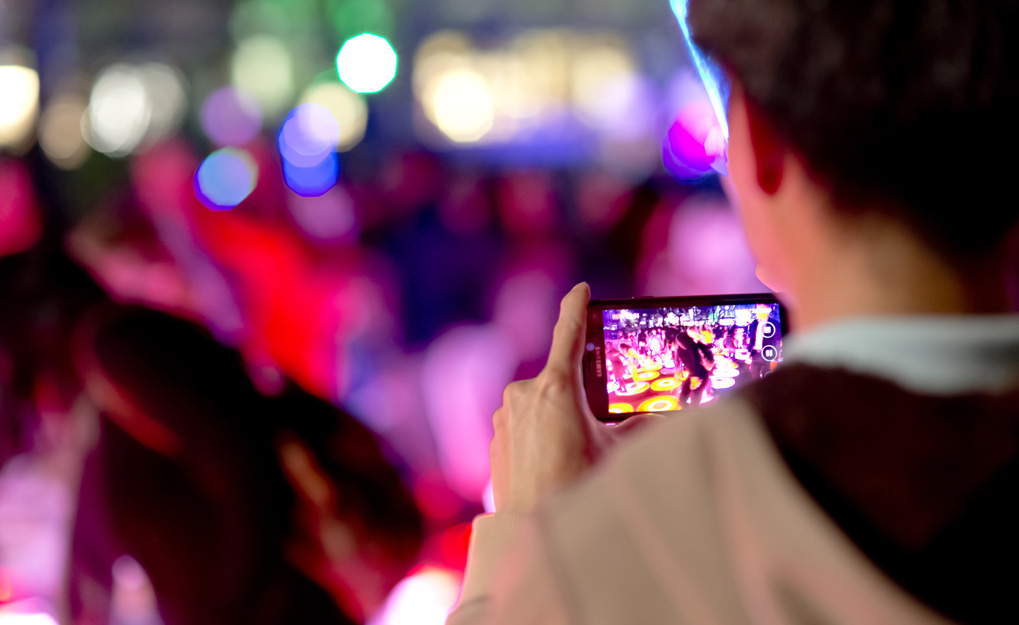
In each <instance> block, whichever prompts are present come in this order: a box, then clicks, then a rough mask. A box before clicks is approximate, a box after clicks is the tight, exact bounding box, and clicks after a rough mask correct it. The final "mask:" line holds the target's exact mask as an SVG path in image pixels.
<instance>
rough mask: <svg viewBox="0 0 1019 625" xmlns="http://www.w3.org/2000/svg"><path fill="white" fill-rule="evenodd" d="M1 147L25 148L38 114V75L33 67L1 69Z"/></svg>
mask: <svg viewBox="0 0 1019 625" xmlns="http://www.w3.org/2000/svg"><path fill="white" fill-rule="evenodd" d="M0 94H2V95H0V147H8V148H17V147H22V146H23V145H24V144H25V143H26V142H27V141H28V138H29V136H30V135H31V131H32V126H33V124H34V123H35V119H36V116H37V115H38V111H39V74H38V73H37V72H36V71H35V70H34V69H32V68H30V67H24V66H21V65H0Z"/></svg>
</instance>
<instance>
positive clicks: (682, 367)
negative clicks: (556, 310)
mask: <svg viewBox="0 0 1019 625" xmlns="http://www.w3.org/2000/svg"><path fill="white" fill-rule="evenodd" d="M788 327H789V324H788V320H787V317H786V312H785V309H784V308H783V307H782V305H781V304H780V303H779V301H778V300H777V299H776V298H775V296H774V295H772V294H770V293H758V294H747V295H716V296H693V297H661V298H659V297H652V298H634V299H627V300H593V301H591V303H590V304H589V305H588V309H587V345H586V350H585V354H584V365H583V368H584V387H585V390H586V393H587V401H588V404H589V405H590V406H591V410H592V411H593V412H594V414H595V416H596V417H597V418H598V419H599V420H600V421H604V422H606V423H613V422H617V421H622V420H623V419H626V418H627V417H628V416H630V415H632V414H637V413H642V412H658V413H668V412H674V411H680V410H686V409H689V408H691V407H693V406H698V405H702V404H706V403H708V402H711V401H715V400H716V399H718V398H720V397H724V396H725V395H727V394H729V393H732V392H733V391H734V390H735V389H737V388H739V387H740V386H742V385H744V384H746V383H748V382H750V381H752V380H755V379H759V378H762V377H764V376H766V375H768V374H769V373H771V371H772V370H773V369H774V368H775V366H777V365H778V363H780V362H781V361H782V337H783V336H784V335H785V334H787V333H788V331H789V330H788Z"/></svg>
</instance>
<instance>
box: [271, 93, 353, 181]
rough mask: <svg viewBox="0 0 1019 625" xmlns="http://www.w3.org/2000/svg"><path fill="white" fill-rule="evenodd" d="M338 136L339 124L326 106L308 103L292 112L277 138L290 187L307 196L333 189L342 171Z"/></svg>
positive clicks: (285, 177)
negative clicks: (338, 150) (338, 151)
mask: <svg viewBox="0 0 1019 625" xmlns="http://www.w3.org/2000/svg"><path fill="white" fill-rule="evenodd" d="M339 138H340V126H339V123H338V122H337V121H336V118H335V117H334V116H333V114H332V113H330V112H329V110H328V109H326V108H325V107H323V106H319V105H317V104H310V103H309V104H302V105H300V106H298V107H297V108H295V109H294V110H293V111H291V112H290V115H288V116H287V119H286V121H285V122H283V127H282V128H281V129H280V133H279V138H278V141H277V143H278V146H279V151H280V156H282V157H283V177H284V179H285V180H286V183H287V186H288V187H290V188H291V189H292V190H293V191H294V192H295V193H297V194H298V195H302V196H305V197H312V196H319V195H322V194H323V193H325V192H326V191H328V190H329V189H331V188H332V187H333V186H334V185H335V184H336V180H337V177H338V176H339V170H340V160H339V155H338V154H337V147H338V145H339Z"/></svg>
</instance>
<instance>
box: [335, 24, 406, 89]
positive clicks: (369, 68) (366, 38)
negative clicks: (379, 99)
mask: <svg viewBox="0 0 1019 625" xmlns="http://www.w3.org/2000/svg"><path fill="white" fill-rule="evenodd" d="M397 62H398V58H397V55H396V50H394V49H393V46H392V45H390V43H389V42H388V41H386V39H385V38H383V37H379V36H378V35H373V34H371V33H364V34H362V35H358V36H356V37H351V38H350V39H348V40H347V41H346V42H345V43H344V44H343V47H342V48H340V53H339V54H338V55H337V56H336V71H337V73H338V74H339V76H340V80H342V81H343V83H344V84H345V85H347V86H348V87H350V88H351V89H352V90H354V91H356V92H358V93H377V92H379V91H382V90H383V89H385V88H386V86H387V85H389V83H391V82H392V81H393V78H395V77H396V66H397Z"/></svg>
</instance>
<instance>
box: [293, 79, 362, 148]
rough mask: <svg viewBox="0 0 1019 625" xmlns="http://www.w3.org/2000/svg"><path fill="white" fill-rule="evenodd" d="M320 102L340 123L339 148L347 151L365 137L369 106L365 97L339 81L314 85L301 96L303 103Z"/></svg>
mask: <svg viewBox="0 0 1019 625" xmlns="http://www.w3.org/2000/svg"><path fill="white" fill-rule="evenodd" d="M309 103H310V104H318V105H319V106H321V107H323V108H325V109H326V110H328V111H329V112H330V113H332V115H333V117H335V118H336V121H337V123H338V124H339V125H340V136H339V144H338V146H337V150H339V151H340V152H346V151H347V150H350V149H351V148H353V147H354V146H355V145H357V144H358V143H360V142H361V139H364V133H365V130H366V129H367V128H368V106H367V105H366V104H365V102H364V98H363V97H362V96H360V95H358V94H356V93H354V92H353V91H351V90H350V89H348V88H347V87H345V86H343V85H341V84H340V83H338V82H325V83H319V84H317V85H312V86H311V87H310V88H309V89H308V91H306V92H305V94H304V97H303V98H301V104H309Z"/></svg>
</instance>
